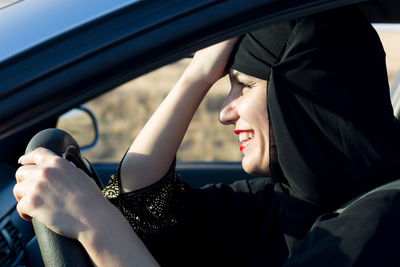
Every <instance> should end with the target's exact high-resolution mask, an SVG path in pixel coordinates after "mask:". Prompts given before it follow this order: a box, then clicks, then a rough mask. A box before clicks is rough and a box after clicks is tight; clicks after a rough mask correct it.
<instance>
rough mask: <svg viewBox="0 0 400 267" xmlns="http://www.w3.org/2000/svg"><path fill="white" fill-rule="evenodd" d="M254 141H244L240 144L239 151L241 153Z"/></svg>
mask: <svg viewBox="0 0 400 267" xmlns="http://www.w3.org/2000/svg"><path fill="white" fill-rule="evenodd" d="M253 141H254V138H252V139H249V140H247V141H244V142H243V143H241V144H240V151H243V149H245V148H246V147H247V146H248V145H249V144H250V143H251V142H253Z"/></svg>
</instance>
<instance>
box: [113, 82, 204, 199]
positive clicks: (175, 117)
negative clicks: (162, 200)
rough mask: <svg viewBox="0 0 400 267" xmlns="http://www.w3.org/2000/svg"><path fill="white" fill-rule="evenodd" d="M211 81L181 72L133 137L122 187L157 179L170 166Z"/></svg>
mask: <svg viewBox="0 0 400 267" xmlns="http://www.w3.org/2000/svg"><path fill="white" fill-rule="evenodd" d="M209 88H210V85H208V84H206V83H203V82H200V81H196V80H191V79H188V78H187V76H185V75H183V76H182V77H181V79H180V80H179V81H178V83H177V84H176V85H175V87H174V88H173V89H172V90H171V92H170V93H169V94H168V96H167V97H166V99H165V100H164V101H163V102H162V104H161V105H160V106H159V107H158V109H157V110H156V112H155V113H154V114H153V116H152V117H151V118H150V120H149V121H148V122H147V123H146V125H145V127H144V128H143V129H142V131H141V132H140V133H139V135H138V136H137V137H136V139H135V141H134V142H133V144H132V145H131V147H130V149H129V151H128V154H127V155H126V157H125V159H124V161H123V164H122V168H121V177H123V181H122V188H123V191H125V192H128V191H132V190H135V189H139V188H142V187H145V186H147V185H150V184H152V183H154V182H156V181H157V180H159V179H160V178H161V177H162V176H163V175H164V174H165V173H166V172H167V171H168V169H169V167H170V165H171V163H172V161H173V159H174V157H175V155H176V152H177V150H178V148H179V146H180V144H181V142H182V139H183V137H184V135H185V133H186V131H187V128H188V126H189V124H190V121H191V120H192V118H193V116H194V114H195V112H196V109H197V107H198V106H199V104H200V102H201V101H202V100H203V98H204V96H205V95H206V93H207V91H208V90H209Z"/></svg>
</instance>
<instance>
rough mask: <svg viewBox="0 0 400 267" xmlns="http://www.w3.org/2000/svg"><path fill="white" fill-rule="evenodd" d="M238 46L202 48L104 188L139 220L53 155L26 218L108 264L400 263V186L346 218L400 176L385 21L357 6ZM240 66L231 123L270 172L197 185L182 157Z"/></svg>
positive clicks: (28, 170)
mask: <svg viewBox="0 0 400 267" xmlns="http://www.w3.org/2000/svg"><path fill="white" fill-rule="evenodd" d="M235 41H236V40H229V41H226V42H223V43H220V44H217V45H215V46H213V47H210V48H207V49H204V50H201V51H199V52H198V53H196V55H195V57H194V59H193V61H192V63H191V64H190V65H189V66H188V68H187V69H186V71H185V72H184V74H183V75H182V77H181V78H180V80H179V81H178V83H177V84H176V86H175V87H174V88H173V89H172V90H171V92H170V94H169V95H168V96H167V98H166V99H165V100H164V102H163V103H162V104H161V106H160V107H159V108H158V110H157V111H156V112H155V114H154V115H153V117H152V118H151V119H150V120H149V122H148V123H147V124H146V126H145V127H144V129H143V130H142V132H141V133H140V134H139V136H138V137H137V138H136V140H135V141H134V143H133V144H132V146H131V148H130V149H129V151H128V153H127V154H126V156H125V158H124V159H123V161H122V163H121V165H120V168H119V170H118V171H117V173H116V175H115V176H114V177H113V179H112V180H111V181H110V184H109V185H108V186H107V187H106V188H105V189H104V190H103V193H104V194H105V196H106V197H107V198H109V199H110V200H111V202H112V203H113V204H114V205H115V206H117V207H118V208H119V209H120V210H121V211H122V213H123V214H124V216H125V217H126V218H127V219H128V221H129V224H128V223H127V222H126V220H124V217H123V216H122V215H121V213H119V211H118V210H117V209H116V208H115V207H113V206H112V205H110V204H109V202H107V201H106V200H105V199H104V198H102V196H101V194H100V192H99V190H98V189H97V188H96V187H95V185H94V183H93V182H91V181H90V180H89V179H88V178H87V177H86V176H85V175H84V174H83V172H81V171H80V170H78V169H76V168H74V167H73V166H71V165H70V164H68V163H67V162H65V161H64V160H62V159H61V158H59V157H56V156H55V155H54V154H52V153H50V152H49V151H47V150H44V149H38V150H36V151H34V152H32V153H31V154H28V155H26V156H23V157H22V158H21V159H20V163H22V165H24V166H22V167H21V168H19V169H18V171H17V173H16V177H17V181H18V183H17V185H16V186H15V188H14V193H15V196H16V198H17V200H18V201H19V203H18V206H17V208H18V211H19V213H20V214H21V216H22V217H23V218H26V219H28V220H29V219H30V218H31V217H34V218H37V219H38V220H39V221H41V222H42V223H44V224H45V225H48V226H49V227H50V228H51V229H53V230H54V231H56V232H58V233H60V234H63V235H66V236H69V237H72V238H76V239H78V240H79V241H80V242H81V243H82V244H83V246H84V247H85V249H86V250H87V251H88V253H89V255H90V256H91V258H92V260H93V261H94V262H95V263H96V264H98V265H112V266H116V265H123V264H126V265H132V262H135V261H137V263H139V264H140V263H142V264H144V265H146V266H150V265H156V264H157V262H158V263H160V264H161V265H166V266H181V265H182V266H183V265H184V266H188V265H189V266H193V265H194V266H197V265H198V266H200V265H215V266H236V265H237V266H253V265H254V266H266V265H267V266H281V265H285V266H292V265H304V266H321V265H323V266H326V265H332V266H351V265H360V266H370V265H371V264H372V265H376V264H378V263H379V264H380V265H384V266H390V265H394V264H393V263H395V262H394V260H396V258H397V252H396V242H397V241H391V240H396V237H400V233H399V230H398V229H397V228H398V227H397V225H398V223H400V216H399V215H398V214H397V212H396V206H397V205H398V203H399V201H397V198H398V197H399V194H398V193H397V191H385V192H378V193H377V194H372V195H370V196H368V197H365V198H363V199H362V200H361V201H358V202H357V203H355V204H354V205H352V206H351V207H349V208H347V209H346V210H345V211H343V212H342V213H337V212H335V210H336V209H338V208H340V207H341V206H342V205H343V204H345V203H346V202H348V201H350V200H351V199H353V198H354V197H356V196H357V195H359V194H361V193H363V192H366V191H368V190H370V189H372V188H374V187H376V186H378V185H381V184H384V183H386V182H389V181H392V180H394V179H397V178H399V177H400V170H399V166H400V164H399V161H400V147H399V145H398V142H397V138H398V136H400V126H399V122H398V121H397V120H396V119H394V117H393V111H392V108H391V105H390V100H389V90H388V85H387V75H386V68H385V60H384V52H383V49H382V46H381V44H380V41H379V38H378V37H377V35H376V33H375V31H374V30H373V28H372V27H371V26H370V24H369V23H368V21H366V19H365V18H364V17H363V16H362V15H361V13H360V12H359V11H358V10H357V9H356V8H354V7H347V8H341V9H338V10H333V11H329V12H324V13H321V14H316V15H312V16H309V17H305V18H301V19H298V20H296V21H291V22H286V23H282V24H278V25H274V26H271V27H268V28H266V29H262V30H259V31H256V32H253V33H250V34H247V35H246V36H245V37H243V38H241V39H240V40H239V42H238V44H237V45H236V46H235V47H234V45H235ZM232 49H234V52H233V53H232V55H231V50H232ZM228 59H230V60H229V62H228ZM227 62H228V68H229V75H230V79H231V84H232V88H231V91H230V93H229V95H228V97H227V99H226V100H225V102H224V105H223V108H222V110H221V114H220V121H221V122H222V123H224V124H233V125H234V130H235V133H236V134H238V136H239V140H240V141H241V150H242V152H243V160H242V164H243V167H244V169H245V170H246V171H247V172H249V173H253V174H257V175H260V176H264V177H261V178H258V179H255V180H251V181H240V182H237V183H234V184H232V185H211V186H207V187H205V188H202V189H192V188H190V187H188V186H187V185H185V184H182V183H181V182H180V181H179V177H178V174H177V173H176V172H175V170H174V156H175V153H176V151H177V149H178V147H179V145H180V142H181V140H182V138H183V135H184V133H185V131H186V129H187V126H188V124H189V122H190V120H191V118H192V116H193V114H194V112H195V110H196V108H197V106H198V104H199V103H200V102H201V100H202V99H203V97H204V95H205V94H206V93H207V91H208V90H209V88H210V87H211V85H212V84H213V83H214V82H215V81H217V80H218V79H219V78H220V77H222V76H223V75H224V74H225V70H226V64H227ZM210 138H212V137H210ZM269 176H271V177H269ZM30 177H34V179H33V178H32V179H31V178H30ZM62 177H64V178H65V177H68V178H69V179H61V178H62ZM53 180H54V181H53ZM32 188H33V192H31V191H30V190H32ZM28 189H29V190H28ZM45 192H46V193H45ZM60 192H61V196H60ZM54 199H60V201H59V203H55V204H54V206H52V205H53V204H52V202H51V201H52V200H54ZM60 207H64V208H63V209H61V208H60ZM54 211H56V212H54ZM131 227H132V228H133V229H134V230H135V232H133V231H132V228H131ZM311 227H312V228H311ZM110 229H113V230H112V231H110ZM310 229H311V231H310ZM138 236H140V239H139V238H138ZM390 238H392V239H390ZM142 241H143V243H142ZM147 249H148V250H147ZM149 251H150V252H151V254H150V252H149ZM153 256H154V258H153Z"/></svg>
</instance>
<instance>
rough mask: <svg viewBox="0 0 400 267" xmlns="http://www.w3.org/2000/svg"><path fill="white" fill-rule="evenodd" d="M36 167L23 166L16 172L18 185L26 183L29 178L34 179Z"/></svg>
mask: <svg viewBox="0 0 400 267" xmlns="http://www.w3.org/2000/svg"><path fill="white" fill-rule="evenodd" d="M35 167H36V166H33V165H25V166H21V167H19V168H18V169H17V171H16V172H15V179H16V180H17V182H18V183H20V182H22V181H25V180H26V179H27V178H29V177H32V176H33V175H32V173H33V170H34V169H35Z"/></svg>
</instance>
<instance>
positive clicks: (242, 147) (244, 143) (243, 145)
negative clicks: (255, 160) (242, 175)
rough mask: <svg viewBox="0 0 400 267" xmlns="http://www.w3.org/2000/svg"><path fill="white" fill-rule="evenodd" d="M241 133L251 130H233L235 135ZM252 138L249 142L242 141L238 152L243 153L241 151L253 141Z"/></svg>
mask: <svg viewBox="0 0 400 267" xmlns="http://www.w3.org/2000/svg"><path fill="white" fill-rule="evenodd" d="M241 132H252V130H235V134H239V133H241ZM254 138H255V137H253V138H251V139H249V140H246V141H243V142H242V143H241V144H240V151H243V149H245V148H246V147H247V146H248V145H249V144H250V143H251V142H252V141H254Z"/></svg>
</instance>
